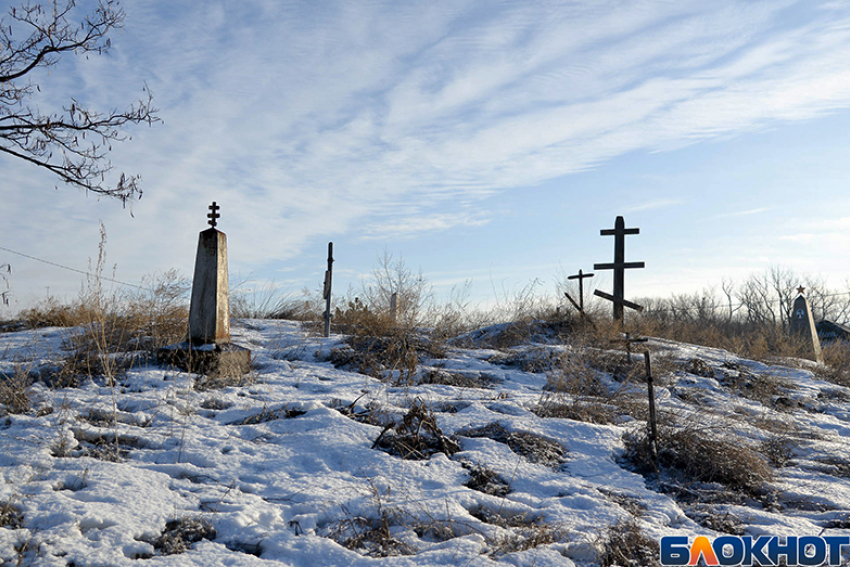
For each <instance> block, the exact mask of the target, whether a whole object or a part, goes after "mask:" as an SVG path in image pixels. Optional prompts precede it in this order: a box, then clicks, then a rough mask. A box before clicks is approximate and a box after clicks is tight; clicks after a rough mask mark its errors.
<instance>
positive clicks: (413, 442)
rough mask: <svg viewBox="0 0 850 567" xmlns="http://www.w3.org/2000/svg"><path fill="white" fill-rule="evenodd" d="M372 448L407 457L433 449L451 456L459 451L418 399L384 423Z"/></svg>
mask: <svg viewBox="0 0 850 567" xmlns="http://www.w3.org/2000/svg"><path fill="white" fill-rule="evenodd" d="M372 448H373V449H374V448H378V449H381V450H382V451H386V452H388V453H390V454H392V455H396V456H399V457H401V458H402V459H410V460H424V459H428V458H430V457H431V455H433V454H434V453H445V454H446V455H449V456H451V455H453V454H455V453H457V452H458V451H460V447H459V446H458V445H457V443H455V442H454V441H452V440H451V439H449V438H448V437H446V436H445V435H444V434H443V431H442V430H441V429H440V428H439V426H438V425H437V418H436V416H435V415H434V412H433V411H431V409H430V408H429V407H428V406H426V405H425V403H424V402H422V400H419V399H415V400H413V403H412V404H411V406H410V409H408V411H407V413H406V414H405V415H404V417H402V419H401V421H398V422H396V421H393V422H391V423H389V424H387V425H385V426H384V430H383V431H382V432H381V434H380V435H379V436H378V438H377V439H376V440H375V443H374V444H373V445H372Z"/></svg>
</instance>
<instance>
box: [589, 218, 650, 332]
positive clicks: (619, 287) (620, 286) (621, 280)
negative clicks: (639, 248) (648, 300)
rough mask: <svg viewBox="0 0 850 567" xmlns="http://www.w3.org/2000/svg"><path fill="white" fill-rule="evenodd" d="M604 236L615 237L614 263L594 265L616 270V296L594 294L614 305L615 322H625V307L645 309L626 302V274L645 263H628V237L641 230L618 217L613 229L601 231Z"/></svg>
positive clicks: (601, 268) (601, 293) (595, 267)
mask: <svg viewBox="0 0 850 567" xmlns="http://www.w3.org/2000/svg"><path fill="white" fill-rule="evenodd" d="M599 234H600V235H602V236H613V237H614V261H613V262H611V263H606V264H594V265H593V269H594V270H614V294H613V295H609V294H607V293H605V292H602V291H599V290H598V289H597V290H594V292H593V294H594V295H596V296H598V297H601V298H603V299H607V300H608V301H611V302H613V303H614V320H615V321H619V322H620V323H622V322H623V307H624V306H625V307H628V308H630V309H635V310H637V311H643V307H642V306H640V305H638V304H637V303H632V302H631V301H626V299H625V291H624V288H625V279H626V278H625V274H626V272H625V271H626V270H628V269H632V268H643V267H645V264H644V263H643V262H626V235H627V234H640V229H639V228H626V221H624V220H623V217H617V220H616V222H615V223H614V228H613V229H610V228H608V229H602V230H600V231H599Z"/></svg>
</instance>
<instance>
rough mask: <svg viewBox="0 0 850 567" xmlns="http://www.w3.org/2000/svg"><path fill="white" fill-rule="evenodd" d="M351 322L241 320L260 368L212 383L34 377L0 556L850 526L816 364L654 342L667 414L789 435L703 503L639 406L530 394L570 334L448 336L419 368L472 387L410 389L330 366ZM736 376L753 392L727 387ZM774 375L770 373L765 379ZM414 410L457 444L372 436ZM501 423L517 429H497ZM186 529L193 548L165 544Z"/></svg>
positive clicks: (11, 365)
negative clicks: (671, 473) (749, 484)
mask: <svg viewBox="0 0 850 567" xmlns="http://www.w3.org/2000/svg"><path fill="white" fill-rule="evenodd" d="M67 332H68V331H67V330H63V329H40V330H37V331H25V332H16V333H7V334H2V335H0V353H2V359H0V372H4V373H6V374H13V373H14V371H15V367H16V365H17V366H18V368H24V369H34V368H44V367H47V366H49V365H50V364H51V363H52V361H56V360H59V359H60V358H61V357H62V356H65V355H66V353H64V352H63V351H62V349H61V345H62V339H63V337H64V336H66V333H67ZM342 339H343V337H341V336H332V337H331V338H330V339H323V338H318V337H315V336H311V335H309V334H307V333H305V332H304V331H302V330H301V329H300V327H299V326H298V324H296V323H291V322H280V321H248V322H244V323H241V324H239V325H235V327H234V340H235V342H237V343H238V344H242V345H244V346H247V347H249V348H251V349H252V351H253V355H254V357H255V359H256V362H255V366H256V370H255V377H254V378H255V382H254V383H253V384H250V385H246V386H242V387H228V388H226V389H223V390H209V391H197V390H196V389H195V388H194V387H193V386H194V383H195V381H196V379H197V378H198V377H197V376H195V375H192V374H187V373H182V372H176V371H173V370H171V369H166V368H163V367H160V366H157V365H155V364H152V363H151V364H149V365H144V366H138V367H136V368H133V369H131V370H129V371H128V372H127V373H126V375H124V376H122V377H121V379H120V381H119V383H118V384H117V385H116V386H115V387H114V388H110V387H108V386H107V385H104V384H103V383H102V382H101V383H98V382H95V381H91V380H89V381H87V382H85V383H84V384H82V386H81V387H79V388H63V389H50V388H47V387H45V386H44V385H41V384H36V385H34V386H33V390H32V398H33V399H34V400H36V402H35V404H34V407H33V409H32V411H30V412H28V413H25V414H13V415H11V414H10V415H8V416H5V417H0V449H2V452H0V474H2V480H3V482H2V483H0V503H9V504H11V507H9V506H7V507H6V509H5V510H6V511H5V514H6V515H5V516H4V515H3V514H4V512H3V510H2V509H0V523H2V524H6V525H5V527H0V562H5V563H4V565H5V564H8V565H50V566H54V565H55V566H62V567H65V566H75V567H89V566H92V567H93V566H107V565H109V566H117V565H133V566H138V565H199V566H201V565H202V566H212V565H246V566H250V565H291V566H304V567H306V566H317V565H328V566H346V567H348V566H359V565H378V564H381V565H393V566H395V565H400V566H404V565H463V566H476V565H482V566H483V565H492V564H495V563H499V564H507V565H529V566H530V565H535V566H539V567H543V566H548V565H551V566H556V565H557V566H566V567H570V566H573V565H577V566H585V565H586V566H590V565H598V564H599V561H600V560H599V557H600V555H599V554H600V552H601V550H602V548H603V545H604V543H605V541H606V538H608V537H609V535H610V532H609V530H608V528H609V527H610V526H615V525H618V526H620V528H618V529H620V530H625V528H624V527H623V526H627V525H632V526H637V528H639V529H640V530H641V531H642V532H643V534H645V535H646V536H647V537H648V538H649V539H652V540H656V541H657V540H658V539H659V538H660V537H661V536H663V535H674V534H675V535H688V536H691V537H693V536H696V535H709V536H716V535H718V532H715V531H713V530H711V529H709V528H708V527H706V526H707V525H713V526H715V527H718V526H726V527H727V528H728V531H733V532H736V533H745V534H750V535H754V536H755V535H759V534H776V535H846V534H847V533H850V530H848V528H850V481H848V478H850V447H848V443H847V440H848V437H850V390H848V389H846V388H843V387H840V386H837V385H835V384H832V383H829V382H825V381H822V380H821V379H819V378H817V377H816V375H815V374H814V373H813V372H812V370H811V369H806V366H805V365H801V364H794V363H793V361H792V364H791V365H789V366H779V365H777V366H767V365H764V364H760V363H756V362H751V361H746V360H739V359H737V358H736V357H735V356H733V355H731V354H730V353H727V352H723V351H718V350H714V349H708V348H700V347H693V346H690V345H682V344H676V343H670V342H666V341H661V340H652V341H650V343H649V344H648V345H649V348H651V349H652V351H653V353H654V356H656V357H657V359H658V360H659V361H660V362H659V363H658V369H659V373H660V374H663V375H662V376H661V377H660V378H659V385H658V387H657V390H656V396H657V399H658V403H659V409H660V410H661V411H662V413H663V414H664V415H678V416H679V417H680V419H684V420H687V421H690V422H692V423H694V424H699V425H700V426H705V427H712V428H720V427H725V428H727V429H731V430H734V431H735V432H736V434H737V435H739V436H742V437H743V438H744V439H745V440H747V441H748V442H751V443H752V445H753V446H754V447H756V446H760V445H759V444H763V443H765V442H767V441H773V442H776V440H777V439H779V440H781V441H782V442H783V443H784V444H783V445H782V447H783V448H784V449H786V450H787V455H786V456H787V457H788V459H787V462H785V463H782V464H784V466H782V467H778V468H776V472H775V478H774V479H773V480H772V482H771V483H770V487H771V491H770V493H769V494H766V495H764V496H763V497H762V498H757V497H743V496H728V495H727V496H725V497H724V496H722V493H723V491H722V490H716V489H717V487H716V486H707V487H704V488H705V489H706V490H705V492H704V493H702V496H699V497H696V498H695V499H691V501H688V498H685V497H683V496H682V494H681V493H674V492H671V491H670V490H667V489H664V487H663V486H664V483H663V482H660V481H659V480H658V479H654V478H652V477H649V478H645V477H644V476H641V475H640V474H638V473H636V472H634V471H633V470H631V469H630V467H628V466H627V465H626V464H625V463H624V462H623V460H622V458H621V457H622V454H623V451H624V443H623V439H622V438H623V435H624V433H626V432H629V431H635V430H638V429H639V428H643V427H644V422H642V421H640V420H639V419H637V420H636V419H634V418H633V417H629V415H627V414H626V413H623V412H619V414H618V416H617V417H616V419H615V420H614V423H612V424H601V425H596V424H593V423H587V422H583V421H576V420H572V419H566V418H557V417H547V418H544V417H539V416H538V415H537V414H535V413H534V412H532V411H531V410H532V409H534V408H535V407H537V406H538V405H539V404H540V402H541V400H544V399H549V400H550V401H551V399H553V398H552V394H551V392H546V391H544V390H543V387H544V386H545V385H546V383H547V376H546V374H545V372H537V373H535V372H526V371H523V370H522V368H526V369H531V370H534V369H536V368H534V366H535V365H534V364H531V365H529V364H518V363H516V361H517V360H523V361H525V362H526V363H528V362H529V361H530V362H532V363H533V362H535V361H536V360H537V361H539V362H540V364H539V365H537V366H539V367H543V366H545V361H546V360H547V357H550V356H552V355H553V354H555V355H557V354H559V353H560V354H563V353H564V352H565V351H566V350H568V347H564V346H553V345H526V346H521V347H515V348H513V349H503V350H501V351H499V350H493V349H487V348H450V349H448V351H447V357H446V358H444V359H429V360H425V361H424V362H423V365H422V366H421V367H420V370H421V371H422V372H423V373H425V372H428V371H436V372H438V373H439V372H441V373H443V375H452V376H455V377H456V378H457V377H459V378H458V380H459V381H460V382H459V383H461V384H462V385H461V386H451V385H440V384H423V385H415V386H398V387H394V386H392V385H390V384H389V383H388V381H380V380H378V379H376V378H373V377H369V376H366V375H363V374H358V373H355V372H351V371H345V370H342V369H337V368H335V367H334V366H333V365H332V364H331V363H330V362H326V361H325V360H327V358H328V357H329V355H330V351H331V349H333V348H338V347H340V346H341V344H342ZM458 344H461V343H460V342H459V343H458ZM464 344H467V345H473V346H474V344H475V337H474V336H473V337H471V338H470V339H469V340H468V341H466V343H464ZM694 359H698V360H701V361H703V362H704V363H705V364H704V365H701V364H699V363H693V360H694ZM506 361H507V362H511V361H513V362H514V364H505V362H506ZM801 366H802V368H801ZM809 368H811V367H809ZM688 369H690V370H691V371H693V372H688V371H687V370H688ZM711 374H714V376H713V377H712V376H711ZM599 379H600V382H601V383H602V384H604V385H606V388H608V389H609V393H610V392H613V391H619V392H620V395H621V396H627V395H630V396H632V398H631V399H633V400H634V402H633V403H634V404H638V402H639V401H640V400H645V387H644V386H643V385H642V384H641V383H640V381H634V382H632V383H631V384H625V385H624V384H623V383H620V382H618V381H617V380H615V379H614V378H612V377H611V376H607V375H600V377H599ZM734 380H738V382H737V383H738V384H741V383H743V382H742V381H745V382H746V384H745V386H742V387H743V388H749V389H750V390H751V393H752V395H749V396H747V397H744V396H742V395H740V393H741V392H740V391H736V390H735V389H734V388H730V387H729V384H730V383H731V382H730V381H734ZM764 384H768V385H769V386H770V387H771V388H773V389H770V388H767V387H764V388H762V390H761V391H759V390H758V388H757V386H759V385H762V386H764ZM777 384H778V386H777ZM759 392H761V393H759ZM764 392H766V394H765V393H764ZM760 396H761V399H759V398H760ZM558 399H560V400H561V401H570V399H571V398H570V396H568V395H563V396H561V397H560V398H558ZM420 404H423V405H420ZM638 405H639V404H638ZM411 407H424V408H426V410H427V411H430V412H433V415H434V416H435V417H436V423H437V425H438V426H439V428H440V430H441V431H442V433H444V434H445V436H446V438H448V439H447V440H446V443H447V444H448V445H451V444H452V443H456V445H457V447H456V448H457V449H459V451H458V452H455V453H454V454H452V455H450V456H448V455H446V454H445V453H442V452H437V453H434V454H433V455H431V456H430V458H428V459H420V460H414V459H403V458H401V457H399V456H397V455H395V454H391V453H389V452H386V451H384V450H380V448H379V447H378V448H373V445H375V443H376V440H378V438H379V437H381V439H382V440H384V441H386V440H387V439H391V438H392V435H393V434H394V432H393V431H392V430H388V429H387V427H386V425H387V424H390V423H395V422H400V421H401V419H402V418H403V416H405V415H406V414H409V413H410V408H411ZM633 415H635V414H634V412H633ZM116 422H117V428H116V427H115V423H116ZM493 424H497V426H494V425H493ZM485 426H490V427H489V429H487V428H485ZM481 428H485V429H481ZM499 428H501V429H499ZM476 429H477V431H476ZM496 430H499V431H501V432H502V434H503V435H502V437H498V435H490V437H497V438H498V439H492V438H489V437H488V436H487V434H488V432H489V433H493V432H494V431H496ZM116 433H117V436H118V444H119V447H120V454H119V455H118V458H117V459H116V458H115V456H116V455H115V446H114V440H115V435H116ZM382 433H383V436H382ZM525 433H531V434H536V435H538V436H540V437H535V438H532V437H530V436H526V437H523V436H522V435H520V434H525ZM505 434H507V435H510V434H513V437H511V438H512V439H514V440H516V439H520V440H522V439H526V441H527V440H528V439H541V438H542V439H543V440H544V441H540V443H539V444H538V445H539V447H538V448H541V451H540V452H533V451H532V452H527V451H524V450H523V449H522V447H521V446H517V445H514V446H513V448H512V445H511V443H510V442H505V440H506V439H505ZM545 440H551V441H555V442H557V444H558V445H551V444H548V445H547V444H546V443H545ZM102 441H106V442H107V444H106V445H105V446H104V445H102V444H101V442H102ZM528 446H529V445H528V444H527V445H526V447H528ZM530 446H532V447H533V446H535V445H534V443H533V442H531V443H530ZM515 451H518V452H515ZM449 452H450V451H449ZM521 453H522V454H521ZM110 459H112V460H110ZM113 461H114V462H113ZM474 479H478V480H479V481H482V479H483V481H482V482H480V483H479V484H475V482H471V480H474ZM668 480H669V479H668ZM487 481H492V482H489V484H488V482H487ZM468 484H469V485H472V486H473V487H472V488H471V487H470V486H467V485H468ZM668 486H669V483H668ZM712 490H713V491H714V492H712ZM485 491H489V493H488V492H485ZM505 493H506V494H505ZM711 493H715V494H721V496H718V497H716V498H706V497H705V494H711ZM9 510H12V511H13V512H9ZM14 510H17V511H18V512H19V516H15V513H14ZM4 518H5V520H6V521H4ZM697 521H699V522H701V523H702V525H700V523H697ZM181 527H182V530H183V531H182V532H180V531H179V529H181ZM181 534H182V536H183V537H182V539H181ZM187 534H188V535H187ZM189 536H193V537H189ZM183 540H186V544H185V547H186V548H187V549H186V551H185V552H184V553H174V554H166V553H168V552H169V551H179V547H180V545H181V541H183ZM192 540H197V541H192ZM343 544H345V545H343ZM386 554H390V556H389V557H381V555H386ZM844 564H845V565H847V564H850V562H847V561H846V560H845V563H844Z"/></svg>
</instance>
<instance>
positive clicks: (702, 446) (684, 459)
mask: <svg viewBox="0 0 850 567" xmlns="http://www.w3.org/2000/svg"><path fill="white" fill-rule="evenodd" d="M623 440H624V442H625V445H626V452H625V455H624V456H625V458H626V460H627V461H629V462H630V463H631V464H632V465H633V466H634V467H635V468H636V469H637V470H638V471H640V472H642V473H649V474H652V473H654V472H655V471H656V463H655V462H654V461H653V457H652V451H651V448H650V443H649V438H648V435H647V433H646V432H645V431H644V430H640V431H637V432H633V433H630V434H627V435H626V436H624V439H623ZM657 465H658V467H660V468H661V470H662V471H667V472H668V473H672V474H674V475H675V476H677V477H679V478H681V479H682V480H683V481H684V482H686V483H719V484H721V485H723V486H724V487H726V488H727V489H729V490H732V491H737V492H741V493H744V494H748V495H751V496H762V495H763V494H764V491H765V489H766V483H768V482H770V481H771V480H772V479H773V470H772V469H771V467H770V465H769V464H768V461H767V459H766V458H765V457H764V456H762V455H761V454H760V453H759V452H758V451H757V450H756V449H755V448H753V447H750V446H749V444H748V443H747V442H746V441H745V440H744V439H742V438H740V437H739V436H737V435H735V434H734V432H732V431H731V430H725V429H720V428H708V427H698V426H694V425H688V426H684V427H681V426H679V427H677V426H674V425H669V424H659V428H658V462H657Z"/></svg>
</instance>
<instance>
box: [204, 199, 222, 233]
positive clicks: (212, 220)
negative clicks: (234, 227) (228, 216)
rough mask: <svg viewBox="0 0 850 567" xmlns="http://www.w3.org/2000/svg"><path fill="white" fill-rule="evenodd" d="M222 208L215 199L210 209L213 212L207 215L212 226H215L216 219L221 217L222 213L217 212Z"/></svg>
mask: <svg viewBox="0 0 850 567" xmlns="http://www.w3.org/2000/svg"><path fill="white" fill-rule="evenodd" d="M220 208H221V207H219V206H218V205H216V204H215V201H213V203H212V205H210V207H209V209H210V211H212V212H211V213H210V214H208V215H207V218H208V219H210V220H209V223H210V226H211V227H213V228H215V219H218V218H221V215H220V214H218V213H217V212H216V211H217V210H219V209H220Z"/></svg>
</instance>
